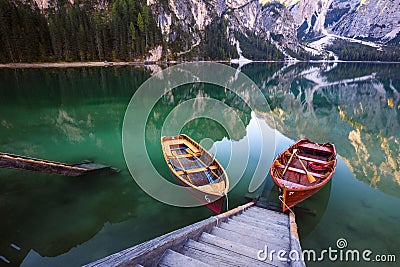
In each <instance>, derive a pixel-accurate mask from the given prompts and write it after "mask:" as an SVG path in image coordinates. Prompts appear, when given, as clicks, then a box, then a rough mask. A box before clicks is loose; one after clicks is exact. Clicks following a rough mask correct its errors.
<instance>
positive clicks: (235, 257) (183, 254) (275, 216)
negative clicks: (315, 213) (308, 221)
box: [86, 202, 305, 267]
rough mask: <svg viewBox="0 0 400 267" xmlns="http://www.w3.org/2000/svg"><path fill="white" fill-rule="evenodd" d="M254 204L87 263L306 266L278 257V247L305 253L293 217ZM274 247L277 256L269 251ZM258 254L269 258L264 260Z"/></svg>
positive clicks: (97, 266) (286, 250)
mask: <svg viewBox="0 0 400 267" xmlns="http://www.w3.org/2000/svg"><path fill="white" fill-rule="evenodd" d="M253 205H254V203H253V202H250V203H247V204H245V205H243V206H239V207H237V208H235V209H233V210H230V211H228V212H225V213H223V214H220V215H217V216H213V217H211V218H208V219H205V220H203V221H201V222H198V223H195V224H193V225H189V226H186V227H184V228H182V229H178V230H176V231H174V232H171V233H168V234H165V235H163V236H161V237H158V238H155V239H153V240H150V241H147V242H144V243H142V244H139V245H137V246H135V247H132V248H129V249H126V250H124V251H121V252H118V253H115V254H113V255H111V256H108V257H106V258H104V259H100V260H98V261H96V262H93V263H90V264H88V265H86V266H93V267H94V266H96V267H100V266H101V267H103V266H104V267H105V266H107V267H108V266H114V267H123V266H141V265H143V266H162V267H167V266H168V267H172V266H185V267H186V266H189V267H191V266H199V267H205V266H229V267H231V266H267V267H271V266H276V267H287V266H294V267H304V266H305V264H304V262H303V261H298V262H290V263H289V262H287V261H281V260H279V258H278V251H280V250H284V251H285V252H286V253H288V252H289V251H290V250H291V249H294V250H297V251H298V252H299V254H301V246H300V241H299V237H298V235H297V224H296V222H295V218H294V215H293V214H290V215H287V214H282V213H279V212H274V211H270V210H266V209H262V208H253V207H252V206H253ZM272 250H274V251H275V254H274V253H273V254H270V253H271V252H272ZM265 251H267V255H266V254H265V253H264V252H265ZM260 255H262V257H263V256H267V258H265V259H264V260H263V261H262V260H260V259H259V258H258V257H259V256H260ZM270 257H272V258H270Z"/></svg>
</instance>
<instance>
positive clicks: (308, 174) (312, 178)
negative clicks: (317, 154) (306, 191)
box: [297, 157, 316, 183]
mask: <svg viewBox="0 0 400 267" xmlns="http://www.w3.org/2000/svg"><path fill="white" fill-rule="evenodd" d="M297 159H298V160H299V162H300V164H301V166H303V169H304V171H305V172H306V174H307V178H308V181H309V182H310V183H314V182H315V181H316V180H315V178H314V176H312V174H311V173H309V172H308V171H307V169H306V166H304V164H303V162H302V161H301V159H299V157H297Z"/></svg>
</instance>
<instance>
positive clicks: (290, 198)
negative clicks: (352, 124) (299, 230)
mask: <svg viewBox="0 0 400 267" xmlns="http://www.w3.org/2000/svg"><path fill="white" fill-rule="evenodd" d="M336 163H337V160H336V149H335V145H334V144H332V143H326V144H317V143H314V142H311V141H310V140H308V139H301V140H300V141H298V142H296V143H295V144H293V145H292V146H290V147H289V148H288V149H287V150H285V151H284V152H282V153H281V154H279V155H278V156H277V157H276V159H275V160H274V161H273V162H272V165H271V168H270V174H271V177H272V180H273V181H274V183H275V184H276V185H277V186H278V187H279V188H280V196H279V198H280V199H281V201H282V211H283V212H285V211H287V210H288V209H289V208H291V207H293V206H295V205H296V204H298V203H300V202H301V201H303V200H305V199H306V198H308V197H310V196H312V195H313V194H315V193H317V192H318V191H319V190H320V189H321V188H322V187H323V186H324V185H326V184H327V183H328V182H329V181H330V180H331V179H332V176H333V173H334V172H335V169H336Z"/></svg>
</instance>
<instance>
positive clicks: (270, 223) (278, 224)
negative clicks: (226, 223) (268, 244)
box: [232, 214, 289, 230]
mask: <svg viewBox="0 0 400 267" xmlns="http://www.w3.org/2000/svg"><path fill="white" fill-rule="evenodd" d="M232 219H236V220H238V221H241V222H249V223H256V224H257V225H260V226H262V227H266V228H268V229H270V228H274V229H277V230H287V229H288V228H289V223H287V222H283V221H276V220H269V219H260V218H258V217H255V216H249V215H248V214H241V215H240V216H232ZM262 227H261V228H262Z"/></svg>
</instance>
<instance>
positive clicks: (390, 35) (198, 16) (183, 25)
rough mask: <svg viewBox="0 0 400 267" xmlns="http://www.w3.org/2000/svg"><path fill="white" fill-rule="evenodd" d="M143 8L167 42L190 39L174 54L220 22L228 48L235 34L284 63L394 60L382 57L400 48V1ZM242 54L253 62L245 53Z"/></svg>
mask: <svg viewBox="0 0 400 267" xmlns="http://www.w3.org/2000/svg"><path fill="white" fill-rule="evenodd" d="M148 4H149V5H150V6H151V7H152V11H153V13H154V14H155V16H157V17H158V22H159V25H160V27H161V28H162V29H163V33H164V34H165V35H166V39H167V40H168V41H173V40H175V39H176V38H179V35H178V32H179V30H177V29H176V28H178V29H180V30H182V31H183V32H185V33H187V34H189V38H188V39H187V38H185V39H186V42H187V43H186V44H185V45H184V46H183V47H182V48H181V50H182V52H178V54H179V55H181V54H182V53H185V52H188V51H189V50H191V49H193V48H194V47H196V46H199V45H200V44H201V40H202V31H203V30H204V29H205V27H206V26H207V25H209V24H213V23H220V19H221V18H223V19H224V20H226V22H227V23H226V24H225V25H224V29H223V31H225V32H226V36H225V38H227V39H228V40H229V44H230V45H232V46H236V45H237V43H238V42H239V43H240V40H238V37H237V35H238V34H237V33H240V34H242V35H244V36H245V37H246V38H247V39H251V38H253V39H255V40H256V42H267V43H269V44H272V45H273V46H274V47H275V48H276V49H278V50H279V51H280V52H281V53H282V54H283V55H284V56H285V58H286V59H288V58H293V57H294V58H298V59H310V58H313V56H314V59H317V58H328V57H330V58H344V57H346V56H347V55H346V53H347V50H352V49H358V50H362V51H363V52H362V53H360V54H359V55H358V57H360V58H364V60H365V59H367V60H368V59H369V60H374V59H375V60H388V59H389V60H390V58H391V57H393V55H391V56H385V55H387V54H389V53H392V54H393V53H395V54H396V53H397V52H398V50H396V51H395V52H393V51H390V52H388V51H387V49H386V47H387V45H389V46H393V45H399V44H400V43H399V41H400V9H399V7H400V0H393V1H382V0H318V1H310V0H259V1H257V0H171V1H166V2H165V1H161V0H149V1H148ZM171 27H175V30H174V29H172V28H171ZM235 33H236V34H235ZM185 37H186V36H185ZM339 41H340V43H339ZM331 46H334V47H331ZM338 47H340V48H341V49H338ZM342 47H345V48H347V50H346V51H342V50H343V49H342ZM330 48H332V49H330ZM329 50H332V51H335V53H337V54H338V55H335V53H334V52H331V51H329ZM364 50H365V51H364ZM243 54H244V56H245V57H246V56H247V57H249V58H252V55H248V54H246V51H244V53H243ZM365 55H370V56H369V57H366V56H365ZM397 56H398V55H397V54H396V55H395V56H394V59H395V60H398V57H397ZM350 58H351V57H350ZM257 59H260V58H257ZM264 59H267V58H264ZM346 59H347V58H346Z"/></svg>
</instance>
